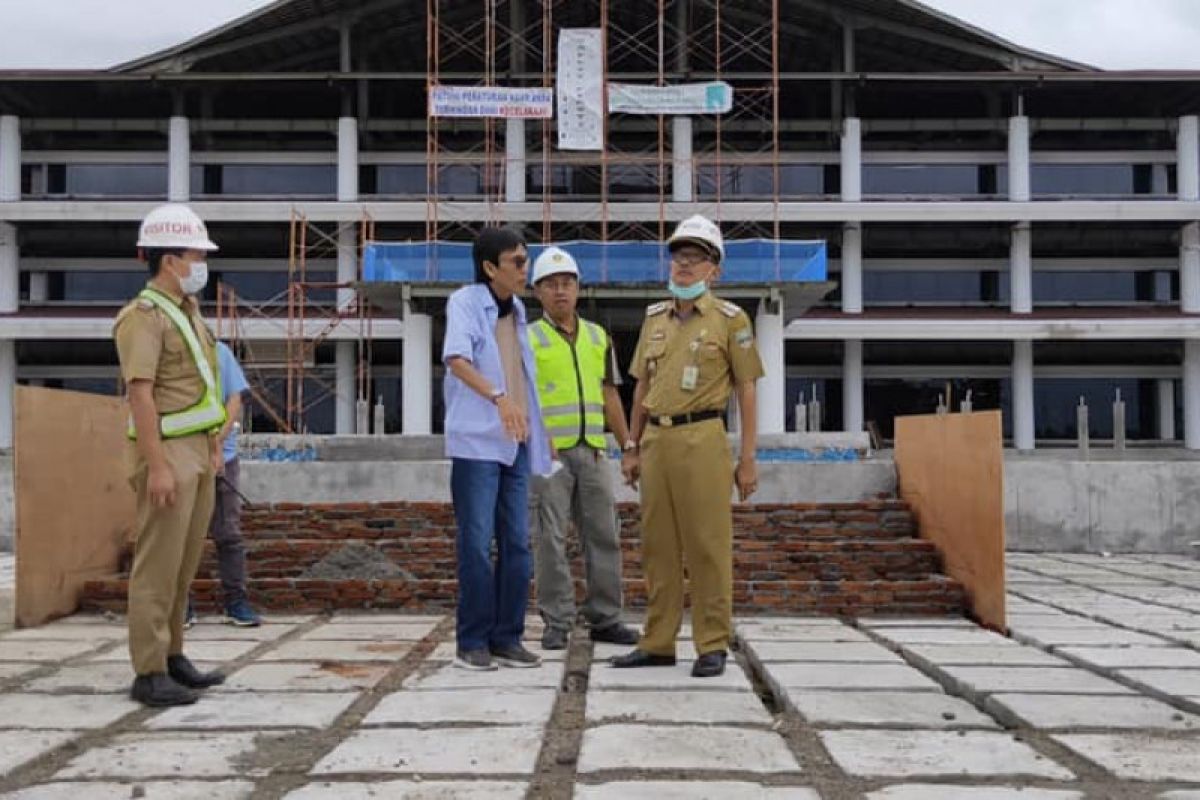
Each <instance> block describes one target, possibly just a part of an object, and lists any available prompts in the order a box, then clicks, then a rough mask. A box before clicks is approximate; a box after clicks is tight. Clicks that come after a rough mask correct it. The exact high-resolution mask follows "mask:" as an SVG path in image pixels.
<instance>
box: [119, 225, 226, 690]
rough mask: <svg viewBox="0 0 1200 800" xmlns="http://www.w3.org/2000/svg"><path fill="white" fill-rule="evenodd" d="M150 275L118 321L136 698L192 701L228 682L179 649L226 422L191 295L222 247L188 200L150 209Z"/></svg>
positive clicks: (208, 343)
mask: <svg viewBox="0 0 1200 800" xmlns="http://www.w3.org/2000/svg"><path fill="white" fill-rule="evenodd" d="M137 246H138V250H139V253H140V257H141V258H142V259H143V260H144V261H146V263H147V264H148V265H149V268H150V281H149V282H148V283H147V284H146V288H145V289H143V290H142V291H141V292H140V293H139V294H138V296H137V297H136V298H134V299H133V301H132V302H130V303H129V305H127V306H125V308H123V309H121V312H120V314H118V315H117V319H116V322H115V324H114V325H113V338H114V339H115V340H116V345H117V355H118V357H119V359H120V362H121V377H122V379H123V380H124V381H125V385H126V387H127V393H128V400H129V407H130V423H129V431H128V435H129V439H130V446H129V452H128V461H129V476H130V482H131V483H132V484H133V488H134V491H135V493H136V495H137V528H136V532H135V534H136V539H135V540H134V551H133V567H132V569H131V570H130V573H129V654H130V657H131V659H132V661H133V669H134V672H135V673H136V676H137V677H136V678H135V679H134V682H133V687H132V689H131V690H130V695H131V696H132V697H133V699H134V700H137V701H138V702H141V703H143V704H145V705H148V706H174V705H185V704H187V703H194V702H196V699H197V698H198V695H197V693H196V690H197V689H204V688H207V687H209V686H214V685H216V684H218V683H221V682H223V681H224V680H225V678H224V676H223V675H221V674H220V673H218V672H208V673H205V672H200V671H199V670H198V669H196V667H195V666H194V665H193V664H192V662H190V661H189V660H188V659H187V657H186V656H185V655H184V654H183V617H184V610H185V607H186V605H187V592H188V585H189V584H190V583H191V581H192V578H193V577H195V574H196V568H197V567H198V566H199V564H200V554H201V549H202V548H203V546H204V540H205V537H206V535H207V533H208V523H209V519H210V518H211V517H212V511H213V498H214V496H215V490H216V477H215V476H216V475H217V474H219V473H220V471H221V468H222V466H223V459H222V454H221V442H220V439H219V438H217V436H216V434H217V433H218V432H219V431H220V430H221V426H222V425H223V424H224V422H225V406H224V404H223V403H222V402H221V385H220V375H219V373H218V371H217V359H216V339H215V338H214V337H213V335H212V332H211V331H210V330H209V329H208V327H207V326H206V325H205V324H204V320H203V318H202V317H201V316H200V307H199V304H198V303H197V301H196V295H197V294H199V293H200V291H202V290H203V289H204V286H205V284H206V283H207V281H208V265H207V264H206V263H205V260H204V259H205V255H206V254H207V253H208V252H209V251H212V250H216V249H217V246H216V245H215V244H213V243H212V241H211V240H210V239H209V238H208V230H207V229H206V228H205V227H204V223H203V222H201V221H200V218H199V217H198V216H196V214H195V213H193V212H192V210H191V209H190V208H188V207H187V206H184V205H178V204H168V205H164V206H160V207H158V208H156V209H154V210H153V211H151V212H150V213H149V215H147V216H146V218H145V220H144V221H143V222H142V227H141V231H140V234H139V236H138V242H137Z"/></svg>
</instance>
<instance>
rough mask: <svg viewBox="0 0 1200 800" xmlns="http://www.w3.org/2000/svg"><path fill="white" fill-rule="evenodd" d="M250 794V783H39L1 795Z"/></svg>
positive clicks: (65, 798)
mask: <svg viewBox="0 0 1200 800" xmlns="http://www.w3.org/2000/svg"><path fill="white" fill-rule="evenodd" d="M252 794H254V784H253V783H251V782H250V781H138V782H137V784H135V785H133V786H131V785H130V784H128V783H112V782H105V781H87V782H85V783H77V782H74V781H70V782H62V783H43V784H41V785H39V786H30V787H29V788H27V789H21V790H18V791H16V792H12V793H11V794H6V795H4V797H5V798H7V800H80V798H83V800H129V798H130V797H140V798H142V799H143V800H245V798H249V797H250V796H251V795H252Z"/></svg>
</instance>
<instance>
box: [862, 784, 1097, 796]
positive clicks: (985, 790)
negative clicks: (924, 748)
mask: <svg viewBox="0 0 1200 800" xmlns="http://www.w3.org/2000/svg"><path fill="white" fill-rule="evenodd" d="M867 800H1083V792H1076V791H1072V790H1070V789H1021V788H1018V787H1016V786H950V785H948V784H942V783H905V784H901V785H899V786H888V787H887V788H884V789H879V790H878V791H874V792H869V793H868V794H867Z"/></svg>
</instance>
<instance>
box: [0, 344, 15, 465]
mask: <svg viewBox="0 0 1200 800" xmlns="http://www.w3.org/2000/svg"><path fill="white" fill-rule="evenodd" d="M16 388H17V345H16V342H14V341H13V340H12V339H0V450H9V449H11V448H12V446H13V393H14V392H15V391H16Z"/></svg>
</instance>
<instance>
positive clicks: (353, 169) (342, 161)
mask: <svg viewBox="0 0 1200 800" xmlns="http://www.w3.org/2000/svg"><path fill="white" fill-rule="evenodd" d="M337 199H338V200H340V201H342V202H346V201H354V200H357V199H358V120H357V119H355V118H354V117H339V118H338V137H337Z"/></svg>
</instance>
